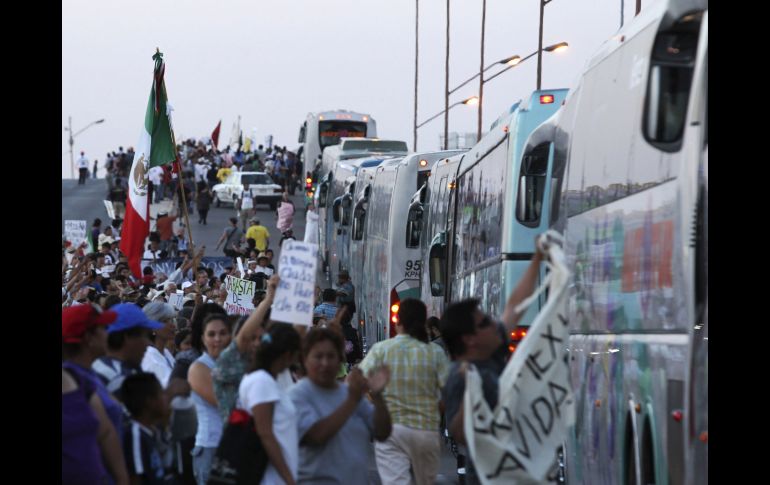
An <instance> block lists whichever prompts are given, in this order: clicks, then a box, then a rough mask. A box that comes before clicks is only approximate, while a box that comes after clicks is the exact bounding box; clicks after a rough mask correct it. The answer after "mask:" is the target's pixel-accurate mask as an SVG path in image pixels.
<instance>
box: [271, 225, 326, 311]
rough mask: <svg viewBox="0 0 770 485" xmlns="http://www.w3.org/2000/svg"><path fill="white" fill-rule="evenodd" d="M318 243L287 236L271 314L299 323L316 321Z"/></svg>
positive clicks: (279, 264) (279, 261)
mask: <svg viewBox="0 0 770 485" xmlns="http://www.w3.org/2000/svg"><path fill="white" fill-rule="evenodd" d="M317 255H318V245H317V244H311V243H306V242H300V241H295V240H293V239H287V240H285V241H284V242H283V246H281V258H280V259H279V260H278V275H279V276H280V277H281V282H280V284H279V285H278V288H277V289H276V292H275V300H274V301H273V310H272V312H271V313H270V318H271V319H273V320H276V321H279V322H286V323H295V324H299V325H308V326H310V325H312V324H313V295H314V293H315V273H316V264H317V261H318V260H317V257H316V256H317Z"/></svg>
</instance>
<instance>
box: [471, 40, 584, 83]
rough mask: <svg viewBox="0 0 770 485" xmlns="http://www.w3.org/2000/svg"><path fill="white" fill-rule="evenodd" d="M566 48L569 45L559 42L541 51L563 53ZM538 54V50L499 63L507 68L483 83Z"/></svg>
mask: <svg viewBox="0 0 770 485" xmlns="http://www.w3.org/2000/svg"><path fill="white" fill-rule="evenodd" d="M568 47H569V44H568V43H566V42H559V43H558V44H553V45H549V46H547V47H545V48H544V49H543V50H544V51H546V52H561V51H564V50H566V49H567V48H568ZM538 53H540V51H539V50H538V51H535V52H533V53H532V54H529V55H528V56H526V57H519V56H513V57H511V58H509V59H508V62H503V61H500V62H499V63H498V64H507V65H508V67H506V68H505V69H503V70H501V71H499V72H496V73H495V74H494V75H492V76H491V77H488V78H487V79H485V80H484V82H489V81H491V80H492V79H494V78H496V77H497V76H499V75H500V74H502V73H504V72H505V71H507V70H508V69H511V68H513V67H516V66H518V65H519V64H521V63H522V62H524V61H526V60H527V59H529V58H530V57H534V56H535V55H536V54H538ZM537 89H540V86H539V85H538V87H537Z"/></svg>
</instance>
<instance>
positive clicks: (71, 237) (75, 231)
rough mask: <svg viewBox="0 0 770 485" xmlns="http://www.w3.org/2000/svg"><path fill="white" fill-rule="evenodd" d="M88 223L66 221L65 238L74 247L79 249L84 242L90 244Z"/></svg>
mask: <svg viewBox="0 0 770 485" xmlns="http://www.w3.org/2000/svg"><path fill="white" fill-rule="evenodd" d="M86 228H87V226H86V221H72V220H65V221H64V237H65V238H67V241H69V242H71V243H72V247H74V248H79V247H80V245H81V244H83V242H86V243H88V239H87V236H86Z"/></svg>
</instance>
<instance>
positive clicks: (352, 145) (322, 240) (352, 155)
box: [315, 138, 409, 284]
mask: <svg viewBox="0 0 770 485" xmlns="http://www.w3.org/2000/svg"><path fill="white" fill-rule="evenodd" d="M408 152H409V149H408V147H407V145H406V142H404V141H400V140H379V139H369V138H342V139H341V140H340V143H339V144H338V145H334V146H330V147H327V148H326V149H324V152H323V160H322V162H321V165H320V167H319V183H318V189H317V190H316V195H315V198H316V207H317V208H318V209H317V210H318V244H319V250H320V252H321V257H322V262H323V264H324V267H325V268H326V270H327V271H328V270H330V269H331V268H330V265H329V264H330V262H331V254H330V252H329V249H330V246H329V244H330V242H331V233H332V231H333V229H334V227H333V216H332V205H333V203H334V201H335V199H337V197H339V196H340V195H342V192H343V189H344V178H346V177H347V176H350V175H353V174H354V173H353V170H354V168H353V166H355V165H356V164H355V163H352V162H351V161H352V160H354V159H358V158H365V157H369V156H383V157H385V156H391V157H393V156H400V155H401V156H402V155H406V154H407V153H408ZM340 162H345V166H344V167H343V170H342V172H340V177H342V180H341V181H340V182H335V180H336V178H338V177H337V175H336V172H337V168H338V164H340ZM343 173H344V177H343V175H342V174H343ZM353 284H355V282H354V283H353Z"/></svg>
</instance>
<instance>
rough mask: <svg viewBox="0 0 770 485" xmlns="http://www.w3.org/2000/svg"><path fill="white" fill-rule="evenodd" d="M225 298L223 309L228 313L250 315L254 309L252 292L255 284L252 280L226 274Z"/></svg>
mask: <svg viewBox="0 0 770 485" xmlns="http://www.w3.org/2000/svg"><path fill="white" fill-rule="evenodd" d="M225 289H226V290H227V300H225V310H226V311H227V314H228V315H251V312H252V311H254V293H255V292H256V290H257V284H256V283H254V282H253V281H249V280H244V279H241V278H236V277H235V276H228V277H227V278H225Z"/></svg>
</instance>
